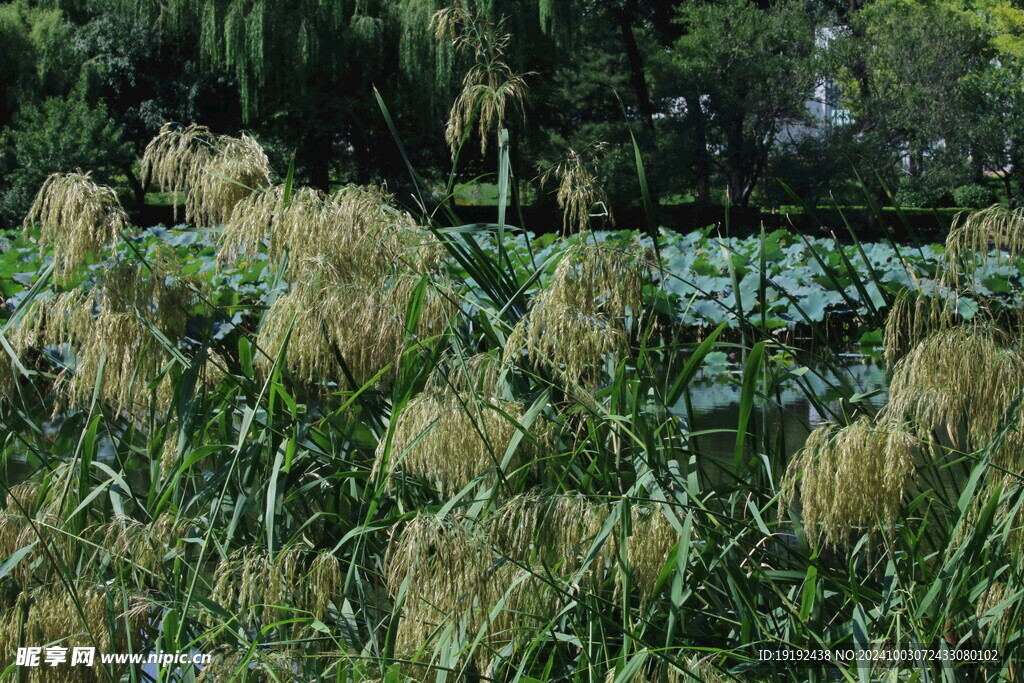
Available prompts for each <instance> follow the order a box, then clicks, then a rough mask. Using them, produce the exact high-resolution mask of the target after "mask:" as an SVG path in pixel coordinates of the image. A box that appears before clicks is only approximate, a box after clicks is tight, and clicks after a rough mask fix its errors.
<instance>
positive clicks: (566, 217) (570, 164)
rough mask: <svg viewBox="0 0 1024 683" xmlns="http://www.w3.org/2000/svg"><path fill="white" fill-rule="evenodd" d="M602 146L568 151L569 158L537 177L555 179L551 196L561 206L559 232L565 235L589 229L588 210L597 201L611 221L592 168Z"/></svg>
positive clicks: (591, 209)
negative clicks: (555, 183) (579, 150)
mask: <svg viewBox="0 0 1024 683" xmlns="http://www.w3.org/2000/svg"><path fill="white" fill-rule="evenodd" d="M604 149H605V145H604V144H603V143H598V144H596V145H594V146H593V147H592V148H591V149H590V150H589V153H588V154H586V155H583V154H580V153H578V152H576V151H574V150H569V157H568V158H567V159H566V160H564V161H562V162H561V163H559V164H558V165H557V166H555V167H554V168H551V169H549V170H548V171H547V172H545V173H544V175H543V176H541V184H542V185H543V184H544V183H546V182H547V181H548V180H549V179H551V178H555V179H557V180H558V192H557V194H556V195H555V199H556V200H557V201H558V206H559V208H560V209H562V232H563V233H565V234H568V233H570V232H572V231H573V230H574V229H575V230H576V231H577V232H584V231H586V230H588V229H589V228H590V213H591V211H593V209H594V207H595V206H597V205H598V204H601V205H603V207H604V211H605V213H606V214H607V215H608V218H609V220H610V221H611V223H612V224H614V223H615V220H614V219H613V218H612V216H611V209H610V203H609V201H608V195H606V194H605V192H604V190H603V189H602V188H601V185H600V181H599V180H598V178H597V174H596V172H595V171H594V167H595V166H596V164H597V161H598V159H599V158H600V156H601V155H602V154H603V153H604Z"/></svg>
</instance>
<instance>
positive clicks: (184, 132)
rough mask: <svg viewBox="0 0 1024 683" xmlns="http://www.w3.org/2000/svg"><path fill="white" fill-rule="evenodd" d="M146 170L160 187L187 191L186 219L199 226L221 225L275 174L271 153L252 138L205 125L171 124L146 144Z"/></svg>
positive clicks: (143, 169)
mask: <svg viewBox="0 0 1024 683" xmlns="http://www.w3.org/2000/svg"><path fill="white" fill-rule="evenodd" d="M142 173H143V176H144V177H145V178H146V181H147V183H148V181H149V180H153V181H155V182H156V183H157V185H158V186H159V188H160V191H161V192H174V193H180V192H184V193H185V220H186V221H189V222H190V223H193V224H195V225H221V224H223V223H224V222H226V221H227V220H228V218H229V217H230V216H231V212H232V210H233V209H234V206H235V204H237V203H238V202H239V201H240V200H241V199H243V198H245V197H247V196H248V195H249V194H250V193H252V192H254V191H257V190H260V189H262V188H265V187H267V186H269V185H270V176H271V170H270V163H269V162H268V160H267V155H266V153H265V152H264V151H263V148H262V147H260V145H259V143H257V142H256V140H255V139H253V138H252V137H250V136H248V135H245V134H243V135H242V136H241V137H238V138H235V137H230V136H226V135H225V136H220V137H217V136H215V135H213V134H212V133H211V132H210V130H209V129H208V128H206V127H205V126H197V125H195V124H192V125H189V126H187V127H185V128H181V127H179V126H177V125H175V124H169V123H168V124H164V126H163V128H161V129H160V133H159V134H158V135H157V136H156V137H155V138H154V139H153V140H152V141H151V142H150V143H149V145H147V147H146V151H145V153H144V154H143V157H142ZM175 218H177V209H175Z"/></svg>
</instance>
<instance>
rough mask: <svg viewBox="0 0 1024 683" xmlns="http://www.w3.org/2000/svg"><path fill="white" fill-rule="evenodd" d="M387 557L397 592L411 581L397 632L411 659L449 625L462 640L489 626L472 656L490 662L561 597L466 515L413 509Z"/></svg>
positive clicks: (397, 647)
mask: <svg viewBox="0 0 1024 683" xmlns="http://www.w3.org/2000/svg"><path fill="white" fill-rule="evenodd" d="M385 564H386V567H387V584H388V588H389V590H390V591H391V594H392V595H393V596H397V595H398V594H399V593H400V591H401V590H402V586H403V585H406V584H407V585H408V587H409V588H408V591H407V593H406V598H405V603H404V604H403V606H402V608H403V611H402V614H401V616H400V619H401V621H400V622H399V625H398V634H397V637H396V640H395V650H396V652H398V653H401V655H402V656H403V657H405V658H409V659H414V660H415V659H419V658H420V656H421V653H423V652H427V653H429V652H430V647H431V643H433V642H435V639H437V638H438V637H439V636H440V635H441V634H442V633H445V632H446V631H449V632H451V634H452V637H454V638H456V639H457V640H458V641H460V642H462V643H464V644H465V643H468V642H469V641H471V640H472V639H473V638H475V637H476V636H477V634H478V633H484V636H483V639H482V642H483V645H482V646H481V647H478V648H477V649H476V650H475V651H474V652H473V653H472V660H473V661H474V663H475V664H476V666H477V667H478V668H479V669H480V670H486V668H487V663H488V661H489V660H491V659H492V658H493V656H494V654H495V653H497V652H499V651H501V650H502V649H503V648H504V647H506V646H507V645H508V644H510V643H514V642H515V641H516V638H517V636H519V635H520V634H521V633H526V634H527V637H529V634H530V631H531V627H532V629H536V628H537V627H539V626H540V625H542V624H543V623H545V622H546V621H547V619H548V618H549V616H550V614H551V613H552V612H553V610H554V606H555V604H556V602H557V600H556V596H555V595H554V594H553V593H552V592H551V591H550V590H548V588H547V584H546V583H545V582H543V581H542V580H541V579H540V578H538V576H537V574H536V572H534V571H531V570H530V569H527V568H522V567H519V566H517V565H516V564H514V563H511V562H507V561H504V560H502V559H501V558H500V557H498V556H496V555H495V553H494V552H493V550H492V548H491V545H490V542H489V541H488V539H487V537H486V536H485V535H483V534H482V533H480V532H479V531H477V530H475V529H473V528H472V523H471V522H469V521H468V520H466V519H463V518H453V517H449V518H445V519H441V518H438V517H435V516H433V515H420V516H418V517H416V518H415V519H414V520H412V521H411V522H409V523H408V524H405V525H404V527H403V528H402V529H401V531H400V533H397V538H396V541H395V542H394V544H393V545H392V547H391V549H390V550H389V552H388V556H387V558H386V561H385ZM502 602H503V608H502V609H500V610H498V609H497V605H498V604H499V603H502ZM494 611H496V613H493V612H494ZM419 670H420V671H422V670H421V669H419Z"/></svg>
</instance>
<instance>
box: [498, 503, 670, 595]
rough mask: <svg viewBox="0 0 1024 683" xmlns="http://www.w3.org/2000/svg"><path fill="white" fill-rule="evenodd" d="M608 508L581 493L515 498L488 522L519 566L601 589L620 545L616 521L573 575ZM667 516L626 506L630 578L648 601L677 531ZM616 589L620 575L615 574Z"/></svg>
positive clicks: (654, 508)
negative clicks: (541, 568) (584, 581)
mask: <svg viewBox="0 0 1024 683" xmlns="http://www.w3.org/2000/svg"><path fill="white" fill-rule="evenodd" d="M612 514H615V512H614V508H613V506H611V505H609V504H608V503H607V502H604V501H595V500H593V499H591V498H588V497H586V496H583V495H580V494H543V493H538V492H531V493H526V494H521V495H518V496H516V497H514V498H512V499H511V500H509V501H508V502H507V503H505V504H504V505H503V506H502V507H500V508H499V509H498V510H496V511H495V513H494V515H492V516H491V517H490V518H489V520H488V523H487V526H488V533H489V534H490V536H491V538H492V539H493V541H494V544H495V546H496V547H498V548H500V549H501V550H502V552H504V553H506V554H508V556H509V557H512V558H514V559H515V560H516V562H518V563H531V564H540V565H541V566H544V567H546V568H549V569H550V570H552V571H554V572H555V573H557V574H558V575H561V576H568V577H571V578H573V580H579V579H580V578H585V579H587V580H589V581H590V582H591V584H592V585H598V586H599V585H600V584H601V583H602V582H603V581H604V579H605V578H607V577H608V576H609V575H611V574H612V573H613V572H615V568H616V566H617V560H616V553H617V548H618V546H619V544H620V541H621V538H622V533H621V520H618V521H616V522H615V524H614V527H613V528H612V531H611V533H609V535H608V538H607V539H606V540H605V541H604V544H603V545H602V546H601V548H600V549H599V550H598V552H597V554H596V555H595V556H594V557H593V559H592V560H591V563H590V565H589V567H587V568H586V571H585V575H584V576H582V577H577V576H576V575H577V574H579V572H580V571H581V569H583V564H584V560H585V559H586V557H587V555H588V553H589V552H590V551H591V547H592V544H593V543H594V541H595V539H596V538H597V537H598V535H599V534H600V532H601V529H602V528H603V527H604V526H605V523H606V522H607V520H608V518H609V516H611V515H612ZM666 515H672V516H675V513H674V512H673V511H671V510H670V509H669V508H668V507H667V506H664V505H662V504H654V505H651V504H645V505H634V506H631V508H630V533H629V534H628V535H627V537H626V557H627V559H628V562H629V567H630V571H631V576H630V580H631V582H632V585H633V586H634V587H636V588H637V589H638V590H639V592H640V596H641V601H642V602H647V601H648V600H649V599H650V598H651V597H652V593H653V591H654V588H655V586H656V585H657V580H658V577H659V576H660V575H661V571H662V569H663V568H664V567H665V563H666V562H667V561H668V558H669V555H670V554H671V552H672V548H673V547H674V546H675V544H676V543H678V542H679V533H678V531H676V529H675V527H674V526H673V525H672V523H671V522H670V521H669V518H668V517H667V516H666ZM615 585H616V591H618V590H620V589H621V586H622V576H621V575H620V574H619V573H615Z"/></svg>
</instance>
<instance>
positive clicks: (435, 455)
mask: <svg viewBox="0 0 1024 683" xmlns="http://www.w3.org/2000/svg"><path fill="white" fill-rule="evenodd" d="M525 411H526V406H525V405H524V404H523V403H521V402H514V401H500V400H488V399H484V398H479V397H477V396H476V395H475V394H455V393H450V392H424V393H421V394H419V395H418V396H416V397H415V398H413V399H412V400H411V401H409V403H408V404H407V405H406V406H405V408H404V409H403V410H402V411H401V412H400V413H399V414H398V416H397V417H396V418H395V427H394V430H393V433H392V437H391V443H390V450H389V449H388V442H387V441H386V440H383V439H382V440H381V442H380V445H379V446H378V448H377V463H376V465H375V468H378V467H380V465H381V463H382V462H384V461H385V458H386V462H387V464H386V471H387V473H388V474H391V475H394V473H396V472H403V473H405V474H406V475H409V476H414V477H418V478H421V479H425V480H427V481H430V482H432V483H436V484H437V487H438V490H439V491H440V492H441V494H442V495H445V496H449V495H453V494H455V493H457V492H459V491H460V490H461V489H462V488H464V487H465V486H467V485H468V484H469V483H470V482H472V481H473V480H474V479H476V478H477V477H480V476H481V475H485V474H487V473H491V472H495V473H497V472H499V471H500V476H502V477H504V476H506V475H507V474H511V473H512V472H515V471H516V470H518V469H519V468H521V467H523V466H524V465H526V464H527V463H529V462H531V460H532V459H533V458H535V457H536V456H537V455H538V448H537V447H536V445H535V444H534V443H533V442H532V441H531V440H530V439H529V438H527V437H526V436H524V437H523V438H522V440H521V441H520V442H519V444H518V447H517V448H516V451H515V453H514V454H513V456H512V458H511V460H510V461H509V463H508V464H507V466H505V467H504V468H503V469H502V468H501V464H502V461H503V460H504V458H505V455H506V452H507V450H508V448H509V447H510V443H511V441H512V438H513V437H514V436H515V435H516V433H517V432H518V431H519V430H518V428H517V427H516V424H515V423H516V422H519V421H520V420H522V418H523V415H524V413H525ZM535 431H536V430H535ZM535 438H536V437H535ZM540 438H542V439H543V438H544V437H543V435H541V437H540ZM487 480H488V481H491V480H492V478H490V477H489V478H488V479H487Z"/></svg>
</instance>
